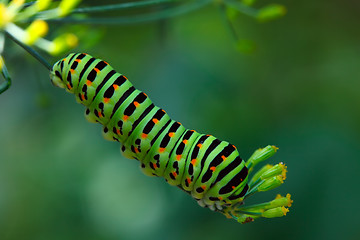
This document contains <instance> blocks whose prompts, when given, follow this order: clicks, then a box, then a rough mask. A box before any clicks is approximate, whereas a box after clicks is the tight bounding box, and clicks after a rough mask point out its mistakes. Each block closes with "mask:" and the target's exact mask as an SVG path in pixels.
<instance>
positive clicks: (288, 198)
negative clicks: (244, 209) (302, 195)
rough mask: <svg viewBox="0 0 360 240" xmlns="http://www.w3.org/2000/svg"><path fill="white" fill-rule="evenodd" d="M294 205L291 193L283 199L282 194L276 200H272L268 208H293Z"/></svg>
mask: <svg viewBox="0 0 360 240" xmlns="http://www.w3.org/2000/svg"><path fill="white" fill-rule="evenodd" d="M292 203H293V200H291V195H290V194H289V193H288V194H286V197H283V196H281V195H280V194H278V195H277V196H276V198H275V200H272V201H271V202H270V206H268V207H267V208H274V207H282V206H286V207H291V204H292Z"/></svg>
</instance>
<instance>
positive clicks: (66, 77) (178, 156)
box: [50, 53, 291, 222]
mask: <svg viewBox="0 0 360 240" xmlns="http://www.w3.org/2000/svg"><path fill="white" fill-rule="evenodd" d="M50 77H51V81H52V83H53V84H54V85H56V86H58V87H61V88H65V89H66V90H67V91H68V92H70V93H73V94H75V97H76V100H77V102H79V103H81V104H83V105H85V106H86V111H85V116H86V118H87V120H89V121H90V122H98V123H101V124H102V125H103V135H104V137H105V139H108V140H112V141H118V142H120V143H121V144H122V147H121V152H122V153H123V155H124V156H125V157H127V158H130V159H136V160H138V161H139V162H140V166H141V169H142V170H143V172H144V173H145V174H147V175H150V176H162V177H164V178H165V180H166V181H167V182H168V183H169V184H171V185H174V186H177V187H179V188H181V189H182V190H184V191H185V192H187V193H189V194H190V195H191V196H192V197H193V198H194V199H195V200H196V201H197V202H198V203H199V205H200V206H202V207H209V208H210V209H211V210H215V211H218V212H222V213H223V214H225V216H227V217H230V218H235V219H236V220H238V221H239V222H248V221H252V220H253V219H254V218H257V217H261V216H262V217H274V216H272V215H271V216H270V215H269V216H263V215H266V214H265V212H266V211H267V212H268V210H269V208H268V209H264V208H259V209H254V206H255V205H254V206H253V207H252V208H248V209H244V208H239V206H240V205H242V203H243V200H244V198H245V197H246V196H247V195H251V194H252V193H254V192H255V191H261V190H259V189H260V188H259V187H260V185H261V186H263V185H264V184H265V181H266V179H265V180H264V179H260V176H257V178H256V179H253V180H252V182H253V183H254V184H255V185H254V186H255V188H252V187H251V188H249V184H248V182H249V181H248V173H249V170H248V169H252V167H253V166H254V165H255V164H256V163H257V162H259V161H262V160H264V159H266V158H268V157H269V156H271V155H272V154H273V153H275V151H276V148H275V147H273V146H268V147H266V148H264V149H260V150H258V151H257V152H255V153H254V155H253V156H252V158H251V159H249V160H248V161H247V162H245V161H244V160H242V159H241V158H240V156H239V153H238V151H237V149H236V147H235V146H234V145H232V144H230V143H228V142H225V141H221V140H219V139H217V138H215V137H214V136H211V135H205V134H200V133H198V132H196V131H194V130H188V129H186V128H185V127H184V126H183V125H181V124H180V123H179V122H176V121H174V120H172V119H171V118H170V117H169V116H168V114H166V112H165V111H164V110H162V109H160V108H159V107H157V106H155V105H154V104H153V103H152V102H151V100H150V99H149V98H148V96H147V95H146V94H145V93H143V92H141V91H139V90H137V89H135V88H134V86H133V85H132V84H131V83H130V81H128V79H127V78H126V77H125V76H124V75H122V74H119V73H117V72H116V71H115V70H114V69H113V68H112V67H111V66H110V65H109V64H108V63H107V62H105V61H102V60H100V59H96V58H93V57H92V56H90V55H88V54H85V53H72V54H69V55H68V56H67V57H66V58H64V59H62V60H60V61H58V62H56V63H55V64H54V66H53V67H52V69H51V72H50ZM282 166H283V168H282V171H281V173H280V175H281V174H283V175H284V168H285V167H284V165H282ZM272 167H273V166H272ZM268 168H269V167H268ZM260 171H261V170H260ZM260 171H259V172H260ZM262 171H264V170H262ZM255 175H256V174H255ZM258 175H259V174H258ZM277 176H279V174H277ZM254 177H255V176H254ZM256 186H257V188H256ZM254 189H255V190H254ZM280 198H281V199H283V200H284V199H287V202H286V203H285V204H283V203H282V204H280V205H279V204H278V205H279V206H276V207H277V210H279V209H278V208H279V207H280V208H281V212H282V215H285V214H286V210H287V209H286V210H284V206H290V204H291V200H290V197H289V196H288V197H280ZM278 199H279V197H278ZM255 207H256V206H255ZM272 209H274V208H272ZM250 210H252V211H250ZM260 215H261V216H260ZM278 215H279V214H278ZM280 215H281V214H280Z"/></svg>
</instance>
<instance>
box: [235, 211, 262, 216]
mask: <svg viewBox="0 0 360 240" xmlns="http://www.w3.org/2000/svg"><path fill="white" fill-rule="evenodd" d="M236 212H238V213H242V214H247V215H252V216H261V215H262V213H261V212H247V211H241V210H237V211H236Z"/></svg>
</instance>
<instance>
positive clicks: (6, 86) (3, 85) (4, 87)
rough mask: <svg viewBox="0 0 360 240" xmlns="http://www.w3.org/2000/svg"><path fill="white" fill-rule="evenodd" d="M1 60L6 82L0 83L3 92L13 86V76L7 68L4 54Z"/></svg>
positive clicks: (0, 92) (0, 57)
mask: <svg viewBox="0 0 360 240" xmlns="http://www.w3.org/2000/svg"><path fill="white" fill-rule="evenodd" d="M0 61H1V65H2V66H1V74H2V75H3V77H4V78H5V82H3V83H1V84H0V94H2V93H3V92H5V91H6V90H8V89H9V88H10V86H11V77H10V74H9V72H8V70H7V68H6V65H5V61H4V59H3V58H2V56H0Z"/></svg>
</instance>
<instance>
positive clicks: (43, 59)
mask: <svg viewBox="0 0 360 240" xmlns="http://www.w3.org/2000/svg"><path fill="white" fill-rule="evenodd" d="M5 34H6V36H8V37H9V38H10V39H11V40H13V41H14V42H15V43H17V44H18V45H19V46H20V47H22V48H23V49H25V50H26V51H27V52H28V53H30V54H31V55H32V56H33V57H34V58H36V59H37V60H38V61H39V62H40V63H41V64H42V65H44V66H45V67H46V68H47V69H49V70H51V65H50V63H49V62H48V61H46V59H45V58H43V57H42V56H41V55H40V54H39V53H38V52H37V51H35V49H33V48H32V47H29V46H27V45H25V44H23V43H22V42H20V41H19V40H18V39H17V38H15V37H14V36H13V35H11V34H10V33H8V32H5Z"/></svg>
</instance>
